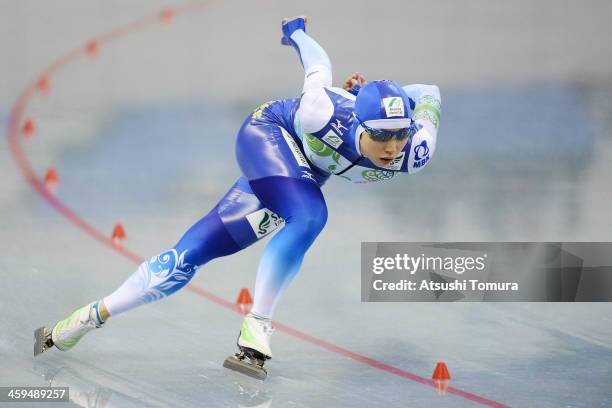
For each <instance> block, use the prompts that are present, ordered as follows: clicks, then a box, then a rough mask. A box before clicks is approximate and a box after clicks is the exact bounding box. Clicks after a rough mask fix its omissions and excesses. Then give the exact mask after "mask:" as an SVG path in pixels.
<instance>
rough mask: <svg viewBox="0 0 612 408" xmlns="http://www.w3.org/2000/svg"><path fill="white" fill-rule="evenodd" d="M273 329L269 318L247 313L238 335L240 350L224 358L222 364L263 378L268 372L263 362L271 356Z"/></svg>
mask: <svg viewBox="0 0 612 408" xmlns="http://www.w3.org/2000/svg"><path fill="white" fill-rule="evenodd" d="M273 331H274V329H273V328H272V321H271V320H270V319H264V318H261V317H256V316H254V315H252V314H250V313H249V314H248V315H247V316H246V317H245V318H244V322H243V323H242V329H241V330H240V336H239V337H238V348H239V349H240V352H239V353H237V354H236V355H235V356H230V357H228V358H226V359H225V361H224V363H223V366H224V367H226V368H230V369H232V370H236V371H239V372H241V373H243V374H247V375H250V376H251V377H255V378H259V379H261V380H263V379H265V378H266V376H267V375H268V373H267V371H266V369H265V368H264V363H265V361H266V360H269V359H271V358H272V350H271V349H270V337H271V336H272V332H273Z"/></svg>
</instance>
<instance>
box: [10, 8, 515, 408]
mask: <svg viewBox="0 0 612 408" xmlns="http://www.w3.org/2000/svg"><path fill="white" fill-rule="evenodd" d="M205 6H206V4H205V3H192V4H187V5H184V6H182V7H176V8H174V11H175V12H176V15H179V14H181V13H185V12H188V11H194V10H198V9H201V8H204V7H205ZM156 23H161V21H160V17H159V14H156V15H153V16H148V17H145V18H143V19H142V20H138V21H135V22H133V23H130V24H127V25H124V26H121V27H118V28H117V29H115V30H112V31H110V32H108V33H106V34H103V35H101V36H99V37H97V38H95V39H96V40H97V41H98V42H99V43H100V44H103V43H106V42H109V41H112V40H114V39H117V38H120V37H123V36H125V35H127V34H130V33H132V32H134V31H137V30H138V29H141V28H145V27H148V26H150V25H153V24H156ZM86 55H87V51H86V49H85V45H83V46H82V47H80V48H77V49H75V50H73V51H71V52H69V53H68V54H66V55H64V56H63V57H61V58H59V59H58V60H57V61H55V62H54V63H53V64H51V65H50V66H49V67H47V69H45V71H43V73H42V74H41V75H40V76H39V78H40V77H43V76H45V77H49V78H50V77H51V76H52V74H53V73H55V72H56V71H58V70H59V69H61V68H62V67H64V66H66V65H68V64H69V63H71V62H74V61H75V60H77V59H78V58H80V57H83V56H86ZM37 82H38V79H36V80H34V81H33V82H32V83H30V84H29V85H28V86H27V87H26V89H25V90H24V91H23V92H22V93H21V95H20V96H19V98H18V99H17V101H16V102H15V104H14V105H13V108H12V110H11V114H10V116H9V122H8V130H7V134H8V139H9V148H10V151H11V154H12V156H13V158H14V160H15V162H16V163H17V167H18V168H19V169H20V170H21V172H22V174H23V175H24V177H25V178H26V180H27V182H28V183H29V184H30V185H31V186H32V187H33V188H34V189H35V190H36V192H38V194H40V195H41V197H42V198H43V199H45V200H46V201H47V202H48V203H49V204H51V206H53V207H54V208H55V209H56V210H57V211H58V212H59V213H60V214H62V215H63V216H64V217H65V218H66V219H67V220H69V221H70V222H72V223H73V224H74V225H76V226H77V227H79V228H80V229H81V230H83V232H85V233H86V234H87V235H89V236H90V237H92V238H94V239H96V240H97V241H99V242H101V243H102V244H105V245H107V246H108V247H109V248H110V249H111V250H113V251H116V252H118V253H119V254H121V255H123V256H124V257H126V258H128V259H130V260H132V261H133V262H135V263H137V264H140V263H141V262H142V261H143V258H142V257H141V256H139V255H137V254H135V253H133V252H131V251H129V250H128V249H124V248H118V247H116V246H115V245H114V244H113V242H112V239H111V238H110V237H108V236H107V235H106V234H104V233H102V232H100V231H99V230H98V229H96V228H95V227H94V226H92V225H91V224H89V223H88V222H87V221H85V220H84V219H82V218H81V217H79V216H78V215H77V214H76V213H75V212H74V211H72V210H71V209H70V208H68V207H67V206H66V205H65V204H64V203H62V202H61V201H60V200H58V199H57V198H56V197H55V196H54V195H52V194H50V193H49V192H48V191H47V189H46V188H45V186H44V183H43V182H42V181H41V180H40V179H39V178H38V177H37V176H36V174H35V172H34V170H33V169H32V167H31V166H30V162H29V161H28V159H27V157H26V155H25V153H24V152H23V150H22V148H21V144H20V141H19V136H20V134H21V132H20V126H19V124H20V122H21V120H22V117H23V112H24V110H25V108H26V106H27V104H28V102H29V101H30V100H31V99H32V96H33V95H34V94H35V93H36V89H37ZM185 289H187V290H188V291H190V292H192V293H194V294H196V295H198V296H200V297H202V298H204V299H207V300H209V301H211V302H213V303H216V304H217V305H219V306H222V307H224V308H226V309H229V310H232V311H234V312H238V313H240V310H239V309H238V307H237V306H236V305H235V304H234V303H232V302H230V301H228V300H225V299H223V298H221V297H219V296H217V295H215V294H213V293H211V292H208V291H206V290H204V289H202V288H200V287H197V286H195V285H194V284H191V283H190V284H189V285H187V286H186V287H185ZM274 326H275V327H276V328H277V329H278V330H279V331H282V332H284V333H286V334H288V335H290V336H293V337H296V338H299V339H300V340H302V341H304V342H306V343H310V344H312V345H315V346H317V347H320V348H323V349H325V350H328V351H331V352H333V353H336V354H339V355H342V356H345V357H348V358H350V359H352V360H355V361H358V362H360V363H363V364H367V365H369V366H370V367H373V368H377V369H379V370H382V371H385V372H387V373H390V374H394V375H397V376H399V377H402V378H405V379H408V380H410V381H413V382H417V383H420V384H424V385H428V386H431V387H435V385H434V383H433V382H432V381H431V380H429V379H428V378H425V377H422V376H420V375H417V374H414V373H411V372H409V371H406V370H402V369H401V368H397V367H394V366H392V365H389V364H386V363H383V362H380V361H377V360H374V359H372V358H370V357H366V356H364V355H361V354H358V353H355V352H353V351H351V350H348V349H345V348H342V347H340V346H337V345H335V344H332V343H329V342H327V341H325V340H321V339H318V338H316V337H313V336H311V335H309V334H306V333H304V332H301V331H299V330H296V329H293V328H291V327H289V326H285V325H284V324H281V323H278V322H274ZM447 392H448V393H449V394H453V395H456V396H458V397H461V398H465V399H467V400H470V401H473V402H476V403H479V404H482V405H487V406H490V407H507V405H504V404H502V403H499V402H496V401H493V400H490V399H487V398H484V397H481V396H479V395H476V394H473V393H471V392H467V391H463V390H460V389H458V388H454V387H448V390H447Z"/></svg>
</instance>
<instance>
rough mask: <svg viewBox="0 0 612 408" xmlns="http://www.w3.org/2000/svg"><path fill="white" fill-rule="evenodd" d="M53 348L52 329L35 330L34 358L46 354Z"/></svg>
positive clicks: (40, 328)
mask: <svg viewBox="0 0 612 408" xmlns="http://www.w3.org/2000/svg"><path fill="white" fill-rule="evenodd" d="M51 347H53V340H51V329H50V328H48V327H44V326H43V327H39V328H38V329H36V330H34V357H36V356H37V355H39V354H41V353H43V352H45V351H46V350H47V349H49V348H51Z"/></svg>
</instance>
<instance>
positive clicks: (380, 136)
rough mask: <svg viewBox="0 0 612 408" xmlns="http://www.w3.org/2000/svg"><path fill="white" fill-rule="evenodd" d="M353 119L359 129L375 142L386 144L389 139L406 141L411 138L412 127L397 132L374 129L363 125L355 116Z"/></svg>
mask: <svg viewBox="0 0 612 408" xmlns="http://www.w3.org/2000/svg"><path fill="white" fill-rule="evenodd" d="M355 119H357V121H358V122H359V124H360V125H361V127H362V128H363V129H364V130H365V131H366V132H368V134H369V135H370V138H372V140H374V141H376V142H388V141H389V140H391V139H397V140H400V141H402V140H406V139H408V138H410V136H412V132H413V127H412V126H410V127H407V128H402V129H399V130H388V129H374V128H371V127H369V126H368V125H366V124H365V123H363V122H362V121H361V120H360V119H359V118H358V117H357V115H355Z"/></svg>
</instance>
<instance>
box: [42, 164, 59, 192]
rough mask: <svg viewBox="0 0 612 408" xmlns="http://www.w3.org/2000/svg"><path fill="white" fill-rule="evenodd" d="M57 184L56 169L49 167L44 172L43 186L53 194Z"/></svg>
mask: <svg viewBox="0 0 612 408" xmlns="http://www.w3.org/2000/svg"><path fill="white" fill-rule="evenodd" d="M58 184H59V177H58V175H57V171H56V170H55V169H54V168H53V167H51V168H50V169H49V170H47V173H46V174H45V188H46V189H47V191H48V192H50V193H51V194H53V195H55V193H57V186H58Z"/></svg>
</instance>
